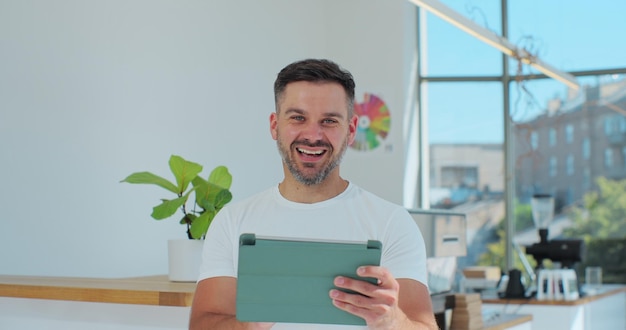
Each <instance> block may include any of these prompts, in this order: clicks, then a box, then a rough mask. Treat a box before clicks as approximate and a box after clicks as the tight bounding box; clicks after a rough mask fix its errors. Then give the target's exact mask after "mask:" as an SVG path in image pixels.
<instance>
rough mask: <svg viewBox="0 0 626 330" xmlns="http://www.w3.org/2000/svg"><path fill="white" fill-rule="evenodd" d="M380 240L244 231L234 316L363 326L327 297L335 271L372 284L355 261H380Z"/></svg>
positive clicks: (361, 262)
mask: <svg viewBox="0 0 626 330" xmlns="http://www.w3.org/2000/svg"><path fill="white" fill-rule="evenodd" d="M381 249H382V243H381V242H379V241H375V240H370V241H367V242H361V243H357V242H332V241H302V240H294V239H282V238H266V237H260V236H259V237H257V236H255V235H254V234H242V235H241V237H240V239H239V260H238V265H239V266H238V271H237V277H238V278H237V313H236V316H237V319H238V320H239V321H243V322H285V323H320V324H349V325H365V321H364V320H363V319H362V318H360V317H358V316H355V315H352V314H350V313H348V312H345V311H342V310H340V309H338V308H337V307H335V306H334V305H333V304H332V300H331V298H330V296H329V292H330V290H331V289H333V288H335V286H334V285H333V281H334V279H335V277H336V276H339V275H341V276H346V277H351V278H357V279H363V280H366V281H369V282H371V283H374V284H375V283H376V279H373V278H360V277H358V276H357V275H356V270H357V268H358V267H359V266H366V265H373V266H378V265H380V256H381Z"/></svg>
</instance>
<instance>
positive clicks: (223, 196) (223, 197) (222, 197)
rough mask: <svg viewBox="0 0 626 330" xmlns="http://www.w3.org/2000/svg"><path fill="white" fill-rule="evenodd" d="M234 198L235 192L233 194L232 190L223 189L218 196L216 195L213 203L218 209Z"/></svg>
mask: <svg viewBox="0 0 626 330" xmlns="http://www.w3.org/2000/svg"><path fill="white" fill-rule="evenodd" d="M232 199H233V194H231V193H230V191H229V190H227V189H222V190H220V191H219V192H218V193H217V196H215V202H214V204H213V205H215V208H216V209H217V210H221V209H222V207H224V205H226V204H228V202H230V201H231V200H232Z"/></svg>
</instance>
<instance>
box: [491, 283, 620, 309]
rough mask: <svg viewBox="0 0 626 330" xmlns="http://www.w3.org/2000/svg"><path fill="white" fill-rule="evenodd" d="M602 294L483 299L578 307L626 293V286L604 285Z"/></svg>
mask: <svg viewBox="0 0 626 330" xmlns="http://www.w3.org/2000/svg"><path fill="white" fill-rule="evenodd" d="M603 288H604V289H603V290H602V292H601V293H598V294H593V295H586V296H584V297H582V298H579V299H576V300H537V299H483V303H484V304H519V305H551V306H576V305H584V304H588V303H590V302H592V301H595V300H599V299H602V298H605V297H608V296H611V295H615V294H619V293H620V292H626V285H617V284H615V285H610V284H608V285H604V286H603Z"/></svg>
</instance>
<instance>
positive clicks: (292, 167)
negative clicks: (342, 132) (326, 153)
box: [276, 133, 348, 186]
mask: <svg viewBox="0 0 626 330" xmlns="http://www.w3.org/2000/svg"><path fill="white" fill-rule="evenodd" d="M294 144H300V145H307V146H311V147H319V146H326V147H328V148H329V150H333V149H332V146H331V145H329V144H325V143H322V142H321V141H318V142H316V143H314V144H311V143H309V142H308V141H294V142H293V143H292V145H291V146H292V147H293V145H294ZM276 145H277V147H278V152H279V153H280V156H281V157H282V159H283V163H284V164H285V165H287V168H288V169H289V172H291V175H293V177H294V178H295V179H296V180H298V182H300V183H302V184H304V185H307V186H313V185H317V184H320V183H322V181H324V180H325V179H326V178H327V177H328V174H330V172H332V171H333V170H334V169H335V168H336V167H337V166H338V165H339V164H340V163H341V160H342V158H343V155H344V154H345V153H346V149H347V146H348V144H347V142H346V143H345V144H344V145H343V146H342V147H341V149H340V150H339V153H338V154H337V156H336V157H335V158H334V159H331V162H330V163H328V164H327V165H326V166H325V167H324V168H322V169H321V170H320V171H319V172H317V173H315V174H314V175H313V176H306V175H305V174H304V173H302V171H300V170H299V169H298V167H297V166H296V162H295V161H293V159H291V157H290V153H289V152H290V150H292V148H289V149H287V148H285V147H284V146H283V145H282V144H281V142H280V133H277V139H276ZM312 166H313V165H312V164H306V163H305V164H304V167H312Z"/></svg>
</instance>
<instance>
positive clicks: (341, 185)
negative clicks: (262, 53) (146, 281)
mask: <svg viewBox="0 0 626 330" xmlns="http://www.w3.org/2000/svg"><path fill="white" fill-rule="evenodd" d="M354 86H355V85H354V81H353V78H352V75H351V74H350V73H349V72H347V71H345V70H343V69H341V68H340V67H339V66H338V65H337V64H335V63H333V62H331V61H328V60H312V59H310V60H303V61H299V62H295V63H292V64H290V65H288V66H286V67H285V68H284V69H283V70H281V72H280V73H279V74H278V77H277V78H276V82H275V83H274V97H275V103H276V111H275V112H274V113H272V114H271V115H270V118H269V119H270V132H271V134H272V138H273V139H274V140H276V143H277V145H278V150H279V152H280V155H281V157H282V160H283V171H284V179H283V181H282V182H281V183H280V184H278V186H275V187H272V188H270V189H268V190H266V191H264V192H262V193H260V194H258V195H255V196H253V197H251V198H248V199H246V200H244V201H241V202H239V203H231V204H229V205H228V206H226V207H225V208H224V209H222V210H221V211H220V213H219V214H218V215H217V216H216V217H215V220H214V221H213V223H212V224H211V227H210V228H209V232H208V233H207V236H206V240H205V246H204V255H203V260H204V262H203V266H202V268H201V274H200V280H199V282H198V286H197V289H196V293H195V296H194V301H193V305H192V311H191V317H190V329H193V330H196V329H259V330H264V329H273V330H279V329H290V330H292V329H293V330H295V329H344V328H345V329H359V328H363V327H358V326H357V327H353V326H352V327H351V326H338V325H311V324H281V323H276V324H274V323H243V322H239V321H237V320H236V318H235V313H236V311H235V305H236V299H235V296H236V287H237V278H236V276H237V269H236V267H237V266H236V265H237V257H238V243H239V235H240V234H242V233H255V234H257V235H265V236H281V237H294V238H309V239H327V240H352V241H366V240H369V239H374V240H379V241H381V242H382V244H383V251H382V259H381V266H380V267H378V266H367V265H364V266H362V267H359V269H358V270H355V272H356V273H357V274H358V275H359V276H362V277H371V278H377V279H378V285H374V284H371V283H369V282H365V281H359V280H355V279H351V278H345V277H337V278H335V281H334V283H333V284H334V285H335V286H336V287H338V288H344V289H349V290H353V291H356V292H358V293H360V294H349V293H345V292H343V291H339V290H336V289H333V290H331V291H330V292H329V293H328V295H329V298H328V299H331V300H332V303H333V304H334V305H335V306H336V307H337V308H339V309H342V310H344V311H346V312H348V313H352V314H354V315H357V316H359V317H361V318H363V319H364V320H365V322H366V323H367V329H394V330H400V329H437V325H436V322H435V320H434V315H433V311H432V306H431V301H430V294H429V292H428V287H427V286H426V284H425V283H426V257H425V249H424V241H423V238H422V236H421V233H420V232H419V229H418V228H417V225H416V224H415V222H414V221H413V220H412V218H411V217H410V215H409V214H408V212H407V211H406V210H405V209H404V208H402V207H401V206H398V205H395V204H392V203H389V202H387V201H384V200H382V199H380V198H379V197H377V196H375V195H373V194H371V193H369V192H366V191H364V190H363V189H361V188H359V187H358V186H356V185H355V184H353V183H350V182H348V181H346V180H344V179H343V178H341V176H340V174H339V163H340V162H341V158H342V156H343V155H344V153H345V151H346V148H347V147H348V145H349V144H350V143H352V142H353V140H354V137H355V134H356V129H357V121H358V117H357V116H356V115H354V111H353V110H354V109H353V106H354Z"/></svg>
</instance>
